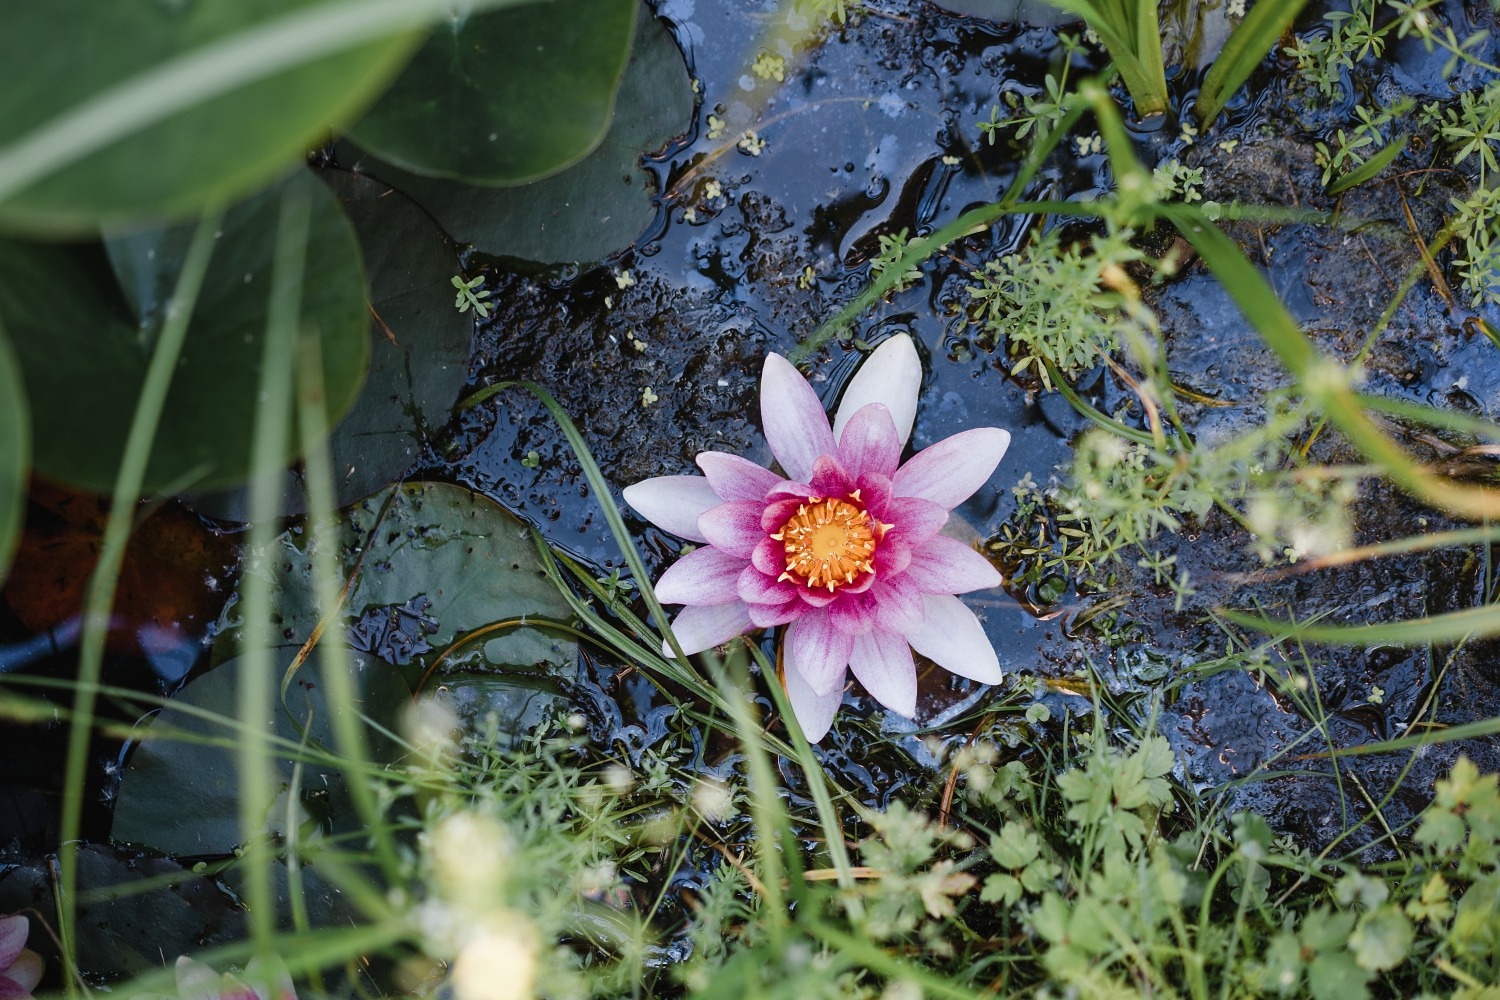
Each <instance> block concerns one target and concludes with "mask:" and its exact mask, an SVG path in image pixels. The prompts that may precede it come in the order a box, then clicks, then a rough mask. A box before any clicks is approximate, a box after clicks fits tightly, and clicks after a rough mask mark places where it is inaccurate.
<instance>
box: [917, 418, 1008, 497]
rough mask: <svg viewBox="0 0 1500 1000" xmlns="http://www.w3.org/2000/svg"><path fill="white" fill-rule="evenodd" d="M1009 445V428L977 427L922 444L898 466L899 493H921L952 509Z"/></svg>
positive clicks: (990, 470) (980, 483)
mask: <svg viewBox="0 0 1500 1000" xmlns="http://www.w3.org/2000/svg"><path fill="white" fill-rule="evenodd" d="M1009 446H1010V432H1009V431H1004V430H1001V429H1000V428H998V427H976V428H974V429H973V430H968V431H961V432H959V433H958V434H955V435H953V436H952V437H948V438H944V439H943V440H941V441H939V442H938V443H937V444H935V445H932V446H930V447H928V448H923V449H922V450H921V451H919V452H917V453H916V454H915V455H913V456H912V457H911V458H910V459H908V460H907V462H906V464H905V465H903V466H901V468H900V469H898V470H896V475H895V476H894V477H893V478H892V480H891V483H892V485H893V486H894V487H895V489H896V495H897V496H898V497H922V498H924V499H927V500H931V501H932V502H933V503H935V504H939V505H941V506H942V507H943V509H944V510H952V509H953V508H954V507H957V506H958V505H959V504H961V503H963V502H964V501H965V500H967V499H969V497H970V496H972V495H973V493H974V491H975V490H977V489H979V487H981V486H983V485H984V484H985V482H986V481H987V480H988V479H989V478H990V474H991V473H993V472H994V471H995V466H997V465H999V464H1000V459H1001V458H1002V457H1004V455H1005V449H1006V448H1008V447H1009Z"/></svg>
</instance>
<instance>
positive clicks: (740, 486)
mask: <svg viewBox="0 0 1500 1000" xmlns="http://www.w3.org/2000/svg"><path fill="white" fill-rule="evenodd" d="M698 468H700V469H702V470H703V475H704V476H706V477H707V478H708V485H709V486H711V487H713V491H714V492H715V493H717V494H718V495H719V496H720V497H722V498H723V499H725V500H764V499H765V498H766V494H767V493H769V492H770V491H771V489H772V488H773V487H775V486H778V485H780V484H781V483H783V482H785V480H784V479H782V478H781V477H780V476H778V475H777V474H776V473H774V472H772V471H771V470H770V469H766V468H762V467H761V466H759V465H756V464H755V463H754V462H752V461H750V460H749V459H748V458H741V457H740V456H738V455H730V454H728V453H726V452H722V451H704V452H699V453H698Z"/></svg>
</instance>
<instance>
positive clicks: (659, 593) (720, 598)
mask: <svg viewBox="0 0 1500 1000" xmlns="http://www.w3.org/2000/svg"><path fill="white" fill-rule="evenodd" d="M744 568H745V560H744V559H743V558H736V557H735V556H733V555H731V554H730V553H728V552H721V551H720V550H718V549H716V548H714V547H712V546H705V547H704V548H701V549H694V550H693V551H692V552H689V553H688V554H687V555H685V556H683V557H682V558H681V559H679V560H677V561H676V562H675V563H673V564H672V565H671V566H669V567H667V571H666V572H665V573H663V574H662V575H661V579H659V580H657V581H656V588H655V589H656V599H657V600H658V601H660V602H662V603H663V604H728V603H729V602H730V601H735V600H738V599H739V593H738V591H737V590H736V589H735V583H736V582H737V581H738V580H739V577H740V571H741V570H743V569H744Z"/></svg>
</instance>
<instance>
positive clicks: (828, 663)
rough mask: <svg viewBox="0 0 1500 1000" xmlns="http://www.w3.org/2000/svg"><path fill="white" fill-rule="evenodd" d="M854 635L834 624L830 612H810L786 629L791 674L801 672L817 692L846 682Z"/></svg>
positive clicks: (824, 691) (825, 691)
mask: <svg viewBox="0 0 1500 1000" xmlns="http://www.w3.org/2000/svg"><path fill="white" fill-rule="evenodd" d="M853 647H854V637H853V636H850V635H846V634H845V633H843V632H840V631H838V630H837V629H835V628H834V627H833V623H832V622H831V621H830V620H829V616H828V613H827V612H823V611H809V612H808V613H806V614H804V615H802V616H801V617H800V618H798V619H797V620H796V621H794V622H792V624H791V626H790V627H789V628H788V629H787V634H786V649H785V653H784V656H783V660H784V663H785V666H786V670H787V672H788V673H791V672H793V671H795V672H796V673H799V674H801V675H802V679H803V680H805V681H807V684H808V686H809V687H811V688H812V689H813V691H815V692H817V693H818V694H827V693H828V692H829V691H831V690H833V689H834V688H835V687H837V686H838V685H839V684H841V683H842V682H843V679H844V670H845V668H847V667H848V666H849V651H850V650H851V649H852V648H853Z"/></svg>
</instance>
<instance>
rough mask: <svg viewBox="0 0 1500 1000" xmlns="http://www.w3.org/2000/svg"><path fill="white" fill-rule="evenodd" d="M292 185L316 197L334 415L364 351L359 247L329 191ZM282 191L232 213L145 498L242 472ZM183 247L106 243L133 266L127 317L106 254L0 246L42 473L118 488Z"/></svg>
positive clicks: (3, 303)
mask: <svg viewBox="0 0 1500 1000" xmlns="http://www.w3.org/2000/svg"><path fill="white" fill-rule="evenodd" d="M285 183H286V184H300V185H307V186H309V187H310V196H311V198H312V219H311V230H310V235H309V245H308V265H307V274H306V287H305V291H304V296H303V302H302V318H303V322H304V325H305V329H307V330H316V331H317V333H318V335H319V336H320V337H321V339H322V350H323V357H324V358H325V359H326V370H325V373H324V375H325V391H326V398H327V400H328V405H329V408H330V410H331V411H332V412H333V413H334V414H338V413H341V412H343V411H344V410H345V409H347V408H348V406H349V404H350V403H351V402H352V401H353V398H354V394H355V392H356V390H357V388H358V385H359V380H360V378H361V377H362V375H363V372H364V368H365V365H366V352H367V350H368V348H367V339H368V338H367V334H366V327H367V324H368V319H367V312H366V306H365V299H364V274H363V271H362V269H361V267H360V261H359V248H358V245H357V244H356V243H355V240H354V234H353V232H352V231H351V229H350V227H349V223H348V222H347V221H346V220H345V219H344V217H343V213H341V212H340V211H339V207H338V204H337V203H336V202H335V201H334V199H333V197H332V196H331V195H330V194H329V193H328V192H327V190H326V189H324V188H323V187H322V186H321V185H319V184H318V183H317V182H316V181H315V180H313V179H312V178H311V177H310V176H308V175H307V174H306V172H305V171H303V172H299V173H298V174H296V175H294V176H293V177H292V178H290V179H289V180H288V181H286V182H285ZM282 187H283V185H278V186H277V187H276V188H273V189H271V190H270V191H269V192H266V193H264V194H261V195H259V196H257V197H255V198H252V199H251V200H249V201H247V202H245V203H243V204H241V205H239V206H237V207H235V208H234V209H231V210H230V211H229V213H228V214H227V215H226V216H225V219H224V224H223V236H222V238H221V239H220V240H219V244H218V247H217V249H216V251H215V253H214V257H213V261H212V263H211V264H210V266H209V271H208V274H207V276H206V277H205V279H204V285H203V289H202V292H201V293H200V295H199V298H198V307H197V311H196V312H195V314H194V316H193V322H192V326H191V327H190V329H189V330H188V335H187V337H188V339H187V345H186V347H185V349H184V352H183V357H182V361H181V364H180V366H179V369H178V371H177V375H176V377H175V378H174V380H173V383H172V389H171V391H170V393H169V394H168V396H167V400H166V405H165V408H164V410H163V414H162V425H161V430H160V432H159V433H158V435H157V442H156V447H155V450H154V451H153V453H152V457H151V464H150V466H149V468H148V469H147V472H146V480H145V488H146V489H147V490H159V489H164V488H170V487H172V486H178V487H180V486H182V485H185V483H186V482H187V481H189V480H192V481H196V482H200V483H206V484H210V485H218V484H229V483H233V482H235V481H236V480H238V479H239V478H241V477H242V476H243V475H244V472H245V469H246V467H247V463H248V460H249V452H250V434H251V425H252V421H251V415H252V414H253V412H254V410H255V405H256V392H257V388H256V383H257V379H258V377H259V376H258V369H259V365H260V352H261V343H262V338H263V335H264V330H265V317H266V304H267V292H268V288H269V278H270V269H271V262H272V256H273V245H274V241H275V235H276V226H277V221H278V217H279V212H280V203H281V199H280V193H281V189H282ZM181 248H182V241H181V239H180V238H179V236H178V235H177V234H175V233H168V234H154V233H142V234H139V235H137V236H133V237H129V238H126V239H122V240H113V241H111V242H110V245H109V251H110V254H111V256H112V257H113V258H114V259H115V260H117V261H123V262H126V263H122V265H121V269H122V273H124V274H128V275H130V277H129V279H128V283H129V286H130V288H131V292H130V298H131V300H133V302H134V305H135V309H132V304H131V302H128V301H126V300H125V299H122V297H121V295H120V290H119V288H118V287H116V285H115V283H114V281H113V280H112V278H111V275H110V273H109V268H108V266H107V263H106V261H105V260H104V257H103V255H102V254H101V253H100V252H99V249H98V247H96V246H83V247H78V246H67V247H64V246H39V245H30V244H23V243H10V242H0V318H3V320H4V322H5V324H6V327H7V329H8V330H9V331H10V335H11V339H12V343H13V345H14V346H15V349H16V354H17V356H18V357H19V359H20V362H21V370H22V374H23V376H24V378H25V382H26V390H27V394H28V395H29V397H30V399H31V401H32V410H33V414H34V421H35V427H36V430H35V457H34V462H35V465H36V468H37V470H38V471H39V472H42V473H44V474H46V475H48V476H51V477H53V478H56V479H59V480H63V481H65V482H70V483H74V484H77V485H80V486H84V487H87V488H91V489H96V490H100V491H107V490H108V489H109V488H110V487H111V485H112V484H113V482H114V477H115V471H116V469H117V468H118V466H119V457H120V454H121V452H122V450H123V448H124V441H125V433H126V430H127V428H128V425H129V420H128V419H126V418H127V417H128V415H129V414H130V413H132V412H134V410H135V404H136V396H137V395H138V393H139V390H140V386H141V381H142V379H143V378H144V374H145V367H146V362H147V359H148V357H149V354H150V344H151V343H152V342H153V340H154V338H155V336H156V333H157V331H158V330H159V329H160V323H161V319H162V313H163V312H164V311H165V298H164V296H165V294H166V289H168V288H170V287H172V286H173V285H174V284H175V282H176V274H177V269H178V267H179V265H180V263H181V259H180V249H181ZM137 310H138V311H137ZM137 317H139V322H138V321H137ZM287 454H288V457H290V456H291V454H292V450H291V445H290V443H288V446H287Z"/></svg>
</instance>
